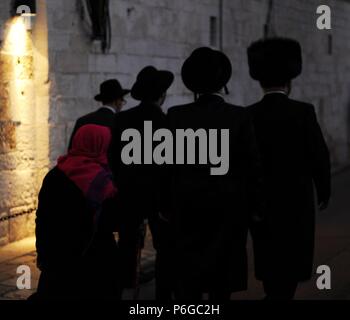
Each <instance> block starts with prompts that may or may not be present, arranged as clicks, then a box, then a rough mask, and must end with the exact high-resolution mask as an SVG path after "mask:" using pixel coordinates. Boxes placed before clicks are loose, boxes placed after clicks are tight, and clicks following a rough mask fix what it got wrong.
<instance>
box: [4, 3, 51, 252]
mask: <svg viewBox="0 0 350 320" xmlns="http://www.w3.org/2000/svg"><path fill="white" fill-rule="evenodd" d="M4 3H5V4H6V2H1V6H2V8H1V20H2V23H1V24H2V26H3V36H2V39H3V41H2V44H1V51H0V246H1V245H4V244H6V243H8V242H12V241H16V240H19V239H22V238H24V237H26V236H28V235H32V234H33V232H34V217H35V209H36V203H37V194H38V191H39V188H40V185H41V182H42V178H43V175H44V174H45V173H46V172H47V170H48V168H49V162H48V143H49V140H48V136H49V133H48V122H47V118H48V106H49V105H48V94H49V90H48V81H47V80H48V59H47V47H45V43H46V44H47V34H46V32H45V30H46V28H45V25H46V22H45V16H46V10H45V8H44V7H43V5H45V2H43V1H38V15H37V22H36V24H35V26H34V28H33V29H32V30H31V31H27V30H26V28H25V25H24V24H23V23H22V21H21V20H20V19H19V18H17V19H12V18H11V17H10V16H9V12H10V5H9V2H7V5H6V6H5V5H4Z"/></svg>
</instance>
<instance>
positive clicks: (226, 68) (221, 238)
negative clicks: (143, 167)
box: [167, 47, 259, 300]
mask: <svg viewBox="0 0 350 320" xmlns="http://www.w3.org/2000/svg"><path fill="white" fill-rule="evenodd" d="M231 74H232V67H231V62H230V60H229V59H228V57H227V56H226V55H225V54H224V53H222V52H220V51H216V50H212V49H210V48H206V47H203V48H198V49H196V50H194V51H193V53H192V54H191V55H190V57H189V58H188V59H187V60H186V61H185V62H184V64H183V67H182V80H183V82H184V84H185V86H186V87H187V88H188V89H189V90H191V91H192V92H193V93H195V95H196V96H199V98H198V100H197V101H195V102H194V103H190V104H186V105H180V106H175V107H172V108H170V109H169V112H168V115H167V122H168V126H169V128H170V130H172V131H173V135H174V136H175V132H174V131H175V130H176V129H193V130H194V131H196V130H197V129H205V130H206V132H207V133H208V132H209V129H217V130H220V129H229V145H228V146H226V145H225V146H223V147H225V148H227V147H229V155H230V158H229V171H228V173H227V174H226V175H210V167H211V164H208V165H206V164H198V157H199V150H198V148H196V164H191V165H186V164H184V165H176V166H174V167H172V168H173V169H172V170H171V171H172V173H171V177H170V181H171V182H170V194H171V198H172V199H171V203H170V206H169V212H170V214H169V219H170V224H171V226H172V229H173V232H174V239H173V240H174V242H175V243H174V269H175V270H176V284H177V285H176V298H178V299H185V300H187V299H189V300H191V299H195V300H200V299H201V298H202V294H203V293H209V295H210V299H222V300H228V299H229V298H230V295H231V293H232V292H235V291H241V290H246V288H247V257H246V241H247V232H248V223H249V220H250V217H251V213H252V212H253V211H255V210H257V208H253V206H255V205H256V204H257V201H256V200H257V199H256V194H257V192H256V191H257V189H258V181H259V159H258V154H257V150H256V145H255V137H254V134H253V126H252V123H251V121H250V118H249V116H248V113H247V111H246V110H245V109H244V108H242V107H238V106H234V105H231V104H229V103H227V102H225V100H224V99H223V97H222V95H221V93H220V92H221V91H222V89H223V88H224V87H226V84H227V83H228V81H229V79H230V78H231ZM219 132H220V131H219ZM218 136H220V133H218ZM219 140H220V139H219Z"/></svg>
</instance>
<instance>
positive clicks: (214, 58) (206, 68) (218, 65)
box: [181, 47, 232, 93]
mask: <svg viewBox="0 0 350 320" xmlns="http://www.w3.org/2000/svg"><path fill="white" fill-rule="evenodd" d="M231 75H232V65H231V62H230V59H229V58H228V57H227V56H226V55H225V54H224V53H223V52H221V51H217V50H213V49H211V48H208V47H201V48H198V49H196V50H194V51H193V52H192V54H191V55H190V56H189V58H187V59H186V60H185V62H184V64H183V66H182V70H181V76H182V81H183V82H184V84H185V86H186V87H187V88H188V89H189V90H191V91H192V92H194V93H213V92H217V91H219V90H220V89H222V88H223V87H225V86H226V84H227V82H228V81H229V80H230V78H231Z"/></svg>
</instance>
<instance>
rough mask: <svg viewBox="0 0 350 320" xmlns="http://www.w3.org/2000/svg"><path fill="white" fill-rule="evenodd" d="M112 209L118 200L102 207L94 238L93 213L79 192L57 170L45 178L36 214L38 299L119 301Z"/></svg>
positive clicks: (53, 170)
mask: <svg viewBox="0 0 350 320" xmlns="http://www.w3.org/2000/svg"><path fill="white" fill-rule="evenodd" d="M116 208H117V201H116V199H111V200H108V201H105V203H104V204H103V207H102V208H101V209H102V211H101V219H100V223H99V225H98V229H97V233H95V225H94V218H93V215H94V213H93V211H92V210H91V209H90V208H89V206H88V204H87V201H86V198H85V197H84V195H83V193H82V192H81V191H80V189H79V188H78V187H77V186H76V185H75V184H74V183H73V182H72V181H71V180H70V179H69V178H68V177H67V176H66V175H65V174H64V173H63V172H62V171H60V170H59V169H58V168H57V167H55V168H54V169H52V170H51V171H50V172H49V173H48V174H47V175H46V177H45V179H44V181H43V185H42V187H41V190H40V193H39V203H38V209H37V212H36V248H37V254H38V258H37V263H38V267H39V269H40V270H41V271H42V273H41V276H40V281H39V286H38V293H39V295H40V297H43V298H53V297H57V298H68V297H74V298H79V297H88V298H92V297H96V298H97V297H102V296H110V297H112V296H118V295H119V277H120V275H119V273H118V266H119V262H118V248H117V244H116V242H115V240H114V237H113V231H115V230H116V226H117V223H118V210H117V209H116ZM94 233H95V236H94V241H92V239H93V235H94ZM87 248H89V249H87ZM108 270H113V272H112V273H110V272H108Z"/></svg>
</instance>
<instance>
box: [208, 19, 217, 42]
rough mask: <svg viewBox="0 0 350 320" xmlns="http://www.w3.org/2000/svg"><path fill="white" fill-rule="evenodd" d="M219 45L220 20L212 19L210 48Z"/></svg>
mask: <svg viewBox="0 0 350 320" xmlns="http://www.w3.org/2000/svg"><path fill="white" fill-rule="evenodd" d="M217 45H218V18H217V17H214V16H212V17H210V46H212V47H216V46H217Z"/></svg>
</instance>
